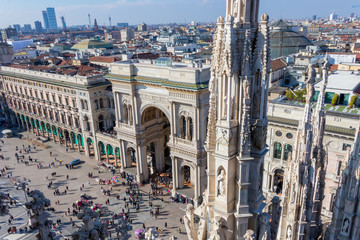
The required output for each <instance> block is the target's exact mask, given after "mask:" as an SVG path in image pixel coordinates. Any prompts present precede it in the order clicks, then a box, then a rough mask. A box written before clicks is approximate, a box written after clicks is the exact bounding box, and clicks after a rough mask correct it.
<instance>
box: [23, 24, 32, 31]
mask: <svg viewBox="0 0 360 240" xmlns="http://www.w3.org/2000/svg"><path fill="white" fill-rule="evenodd" d="M24 32H31V24H24Z"/></svg>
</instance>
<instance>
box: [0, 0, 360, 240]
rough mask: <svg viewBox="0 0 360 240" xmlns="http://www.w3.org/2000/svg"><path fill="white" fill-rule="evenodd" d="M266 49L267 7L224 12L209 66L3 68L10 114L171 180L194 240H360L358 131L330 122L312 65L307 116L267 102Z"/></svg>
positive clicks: (144, 175)
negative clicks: (196, 220) (185, 202)
mask: <svg viewBox="0 0 360 240" xmlns="http://www.w3.org/2000/svg"><path fill="white" fill-rule="evenodd" d="M258 19H260V20H258ZM269 40H270V39H269V17H268V15H267V14H263V15H262V16H261V17H259V0H227V1H226V16H225V17H219V18H218V19H217V30H216V32H215V34H214V42H213V53H212V61H211V66H207V65H203V63H202V62H191V63H188V64H185V63H181V62H173V61H172V60H171V58H158V59H156V60H129V61H119V62H114V63H111V64H110V67H109V68H106V67H101V68H85V67H84V68H80V69H78V71H77V73H73V72H72V71H71V70H63V69H59V68H56V67H50V66H47V67H45V66H32V67H29V66H21V65H10V66H1V67H0V92H1V99H0V103H1V109H2V111H3V112H4V113H5V116H6V119H7V121H8V122H9V123H13V124H16V125H17V126H18V128H19V130H21V131H30V132H33V133H35V134H37V136H38V138H39V139H40V140H43V141H48V140H50V141H54V142H56V143H58V144H60V145H62V146H63V147H64V149H74V150H76V151H79V152H80V153H82V154H84V155H86V156H89V158H88V160H87V161H93V162H94V163H97V162H99V161H103V162H106V163H108V164H111V165H113V166H115V167H116V168H118V169H120V171H126V172H128V173H131V174H133V175H134V176H135V177H136V180H137V182H139V183H144V182H149V181H150V180H151V179H152V177H153V176H155V175H160V174H164V175H166V176H169V179H170V186H171V188H172V192H173V194H174V195H175V194H181V195H183V196H186V197H188V198H190V199H192V200H193V204H191V205H188V206H187V209H186V215H185V217H184V222H185V226H186V229H187V234H188V235H187V238H188V239H194V240H199V239H201V240H203V239H261V240H270V239H271V240H272V239H286V240H295V239H299V240H300V239H301V240H305V239H341V240H343V239H348V240H350V239H354V240H356V239H360V204H359V201H360V159H359V148H360V135H359V118H358V116H354V115H350V114H342V115H341V114H338V113H334V112H330V111H326V110H325V109H324V94H325V91H326V86H327V80H328V74H329V65H328V62H327V61H325V62H324V64H323V66H322V71H321V72H322V73H321V76H318V77H320V78H321V81H319V82H315V79H316V77H317V76H316V73H315V72H314V69H313V66H312V65H309V67H308V70H307V74H306V84H305V85H306V89H307V93H306V100H305V101H304V103H303V104H302V105H301V106H300V105H297V106H294V105H291V104H289V103H285V102H284V101H279V100H276V101H271V102H269V101H268V95H269V92H268V91H269V72H270V55H269V54H270V52H269V51H270V46H269ZM315 84H319V85H320V88H319V89H318V90H317V91H316V92H315V88H314V85H315ZM315 94H316V96H317V99H316V101H314V96H315ZM195 215H196V216H198V217H199V219H200V222H199V223H196V224H195V223H194V216H195Z"/></svg>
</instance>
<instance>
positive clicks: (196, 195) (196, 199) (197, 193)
mask: <svg viewBox="0 0 360 240" xmlns="http://www.w3.org/2000/svg"><path fill="white" fill-rule="evenodd" d="M194 183H195V191H194V205H195V207H198V205H199V197H200V166H198V165H196V166H195V182H194Z"/></svg>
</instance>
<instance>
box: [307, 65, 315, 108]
mask: <svg viewBox="0 0 360 240" xmlns="http://www.w3.org/2000/svg"><path fill="white" fill-rule="evenodd" d="M307 75H308V78H307V80H306V81H305V83H306V91H307V97H308V100H309V101H310V102H311V101H312V99H310V98H311V97H312V96H314V83H315V78H316V71H315V69H314V65H312V64H309V66H308V69H307Z"/></svg>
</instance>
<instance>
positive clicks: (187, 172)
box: [179, 165, 194, 188]
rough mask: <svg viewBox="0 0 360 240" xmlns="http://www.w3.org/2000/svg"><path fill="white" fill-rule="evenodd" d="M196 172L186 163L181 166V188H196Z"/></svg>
mask: <svg viewBox="0 0 360 240" xmlns="http://www.w3.org/2000/svg"><path fill="white" fill-rule="evenodd" d="M193 174H194V173H193V171H192V169H191V167H190V166H188V165H184V166H182V167H181V172H180V176H179V177H180V179H179V180H180V181H179V188H194V183H193V180H194V177H193V176H192V175H193Z"/></svg>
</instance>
